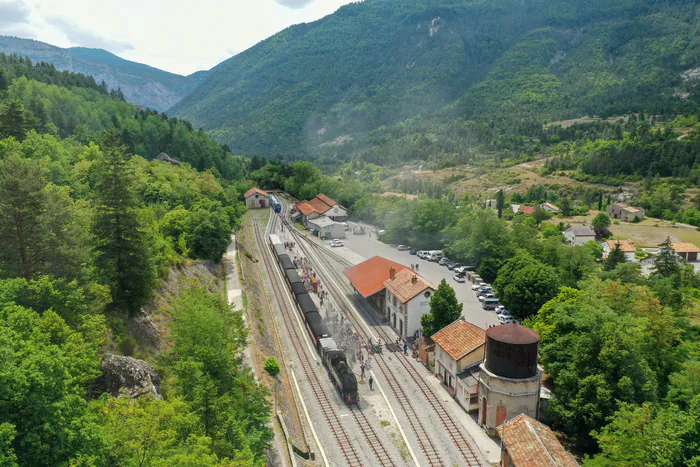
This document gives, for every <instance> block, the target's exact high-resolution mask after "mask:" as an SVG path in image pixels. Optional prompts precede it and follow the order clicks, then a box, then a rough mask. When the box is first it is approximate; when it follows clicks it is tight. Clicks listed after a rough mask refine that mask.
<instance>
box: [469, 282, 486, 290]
mask: <svg viewBox="0 0 700 467" xmlns="http://www.w3.org/2000/svg"><path fill="white" fill-rule="evenodd" d="M482 287H490V286H489V285H488V284H487V283H486V282H478V283H476V284H474V285H472V290H473V291H475V292H476V291H477V290H479V289H480V288H482Z"/></svg>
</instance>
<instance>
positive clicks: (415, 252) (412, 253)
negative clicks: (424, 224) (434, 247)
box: [409, 250, 418, 255]
mask: <svg viewBox="0 0 700 467" xmlns="http://www.w3.org/2000/svg"><path fill="white" fill-rule="evenodd" d="M409 254H410V255H417V254H418V250H411V251H410V253H409Z"/></svg>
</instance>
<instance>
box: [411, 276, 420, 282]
mask: <svg viewBox="0 0 700 467" xmlns="http://www.w3.org/2000/svg"><path fill="white" fill-rule="evenodd" d="M416 282H418V277H416V276H415V275H414V276H413V277H412V278H411V284H415V283H416Z"/></svg>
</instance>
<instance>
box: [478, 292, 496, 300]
mask: <svg viewBox="0 0 700 467" xmlns="http://www.w3.org/2000/svg"><path fill="white" fill-rule="evenodd" d="M478 298H479V301H480V302H483V301H484V300H485V299H487V298H496V294H492V293H487V294H484V295H479V297H478Z"/></svg>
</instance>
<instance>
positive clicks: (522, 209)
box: [516, 206, 535, 216]
mask: <svg viewBox="0 0 700 467" xmlns="http://www.w3.org/2000/svg"><path fill="white" fill-rule="evenodd" d="M518 212H524V213H525V215H526V216H531V215H533V214H534V213H535V208H533V207H532V206H518V210H517V211H516V213H518Z"/></svg>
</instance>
